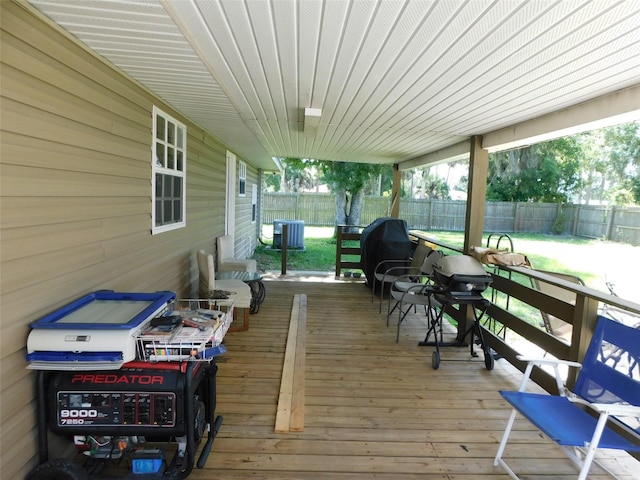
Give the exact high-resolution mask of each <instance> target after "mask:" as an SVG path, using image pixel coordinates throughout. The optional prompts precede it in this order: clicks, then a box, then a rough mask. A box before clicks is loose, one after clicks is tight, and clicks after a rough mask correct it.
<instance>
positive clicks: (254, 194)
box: [251, 183, 258, 223]
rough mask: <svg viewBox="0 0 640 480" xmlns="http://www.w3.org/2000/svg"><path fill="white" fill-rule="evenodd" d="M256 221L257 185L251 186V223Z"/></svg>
mask: <svg viewBox="0 0 640 480" xmlns="http://www.w3.org/2000/svg"><path fill="white" fill-rule="evenodd" d="M257 219H258V185H256V184H255V183H254V184H252V185H251V223H256V220H257Z"/></svg>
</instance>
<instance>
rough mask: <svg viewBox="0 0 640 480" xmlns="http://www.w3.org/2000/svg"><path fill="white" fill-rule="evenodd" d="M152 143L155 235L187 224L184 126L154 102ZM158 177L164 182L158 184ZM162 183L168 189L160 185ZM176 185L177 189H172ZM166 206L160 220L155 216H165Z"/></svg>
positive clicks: (185, 137)
mask: <svg viewBox="0 0 640 480" xmlns="http://www.w3.org/2000/svg"><path fill="white" fill-rule="evenodd" d="M159 123H160V125H159ZM162 124H164V128H162ZM151 144H152V148H151V150H152V156H151V170H152V171H151V233H152V234H154V235H155V234H157V233H162V232H168V231H171V230H176V229H178V228H184V227H186V225H187V127H186V126H185V125H184V124H183V123H181V122H179V121H178V120H176V119H175V118H173V117H172V116H171V115H169V114H167V113H165V112H163V111H162V110H160V109H159V108H158V107H156V106H154V107H153V131H152V139H151ZM159 179H162V180H164V182H162V183H161V184H159V182H158V180H159ZM166 180H169V181H170V182H171V186H168V185H167V182H166ZM163 185H164V186H167V187H168V189H169V190H170V191H169V190H167V189H166V188H162V187H163ZM176 187H179V192H176V191H175V189H176ZM156 188H158V189H160V190H161V191H156ZM176 193H177V195H176ZM164 194H167V195H166V197H163V195H164ZM163 198H164V199H163ZM160 201H161V202H162V203H159V202H160ZM167 207H168V208H170V209H171V212H170V213H169V214H168V215H169V218H168V219H166V220H164V222H163V221H162V218H158V217H165V215H163V211H162V209H163V208H167ZM176 208H177V209H179V210H176Z"/></svg>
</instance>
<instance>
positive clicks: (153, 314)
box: [27, 292, 233, 479]
mask: <svg viewBox="0 0 640 480" xmlns="http://www.w3.org/2000/svg"><path fill="white" fill-rule="evenodd" d="M158 302H160V303H163V302H164V303H165V306H164V307H165V308H160V309H159V303H158ZM196 302H197V303H196V306H195V307H193V306H192V308H193V310H191V309H189V308H187V309H184V308H181V309H180V310H176V309H175V308H176V301H175V297H174V296H173V295H167V292H161V293H159V294H128V293H127V294H123V293H116V292H96V293H95V294H92V295H90V296H88V297H84V298H83V299H81V301H77V302H74V303H73V304H71V305H70V306H66V307H64V308H63V309H61V310H59V311H57V312H54V314H50V315H48V316H46V317H44V318H43V319H41V320H40V321H39V322H36V323H35V324H33V325H32V327H33V329H32V333H33V332H37V333H36V334H35V335H36V340H35V341H31V342H30V345H31V346H33V345H36V346H37V345H40V343H41V342H40V341H39V339H38V337H39V336H41V334H40V333H38V332H41V331H43V330H49V331H52V332H55V331H56V327H53V328H51V324H58V325H60V327H58V330H59V331H64V334H63V335H64V336H66V337H69V338H68V342H66V345H65V342H64V340H61V341H60V343H59V345H60V346H59V347H58V348H59V350H60V351H43V350H41V349H31V351H29V348H28V354H27V359H28V360H29V361H30V362H32V365H30V368H34V366H33V364H35V369H36V370H37V372H36V394H37V420H38V422H37V426H38V442H39V444H38V452H39V460H40V465H39V467H42V470H43V471H47V463H50V462H49V458H48V455H49V454H48V450H49V448H48V439H47V432H48V430H50V431H51V432H53V433H55V434H58V435H61V436H64V437H67V438H69V439H70V440H72V441H73V443H74V444H75V446H76V448H77V450H78V452H79V455H80V457H81V458H83V459H84V461H83V462H78V461H76V462H74V464H75V465H73V466H69V467H68V468H70V469H71V468H73V469H75V468H77V465H78V464H80V463H82V469H83V471H84V472H85V473H86V478H112V477H113V478H136V479H142V478H144V479H147V478H149V479H151V478H163V479H184V478H186V477H187V476H188V475H189V474H190V473H191V471H192V470H193V468H194V466H195V465H197V466H198V468H202V467H204V465H205V463H206V461H207V458H208V456H209V453H210V451H211V448H212V446H213V441H214V439H215V436H216V434H217V433H218V430H219V429H220V426H221V424H222V417H221V416H217V417H216V416H215V408H216V372H217V369H218V367H217V365H216V361H215V356H216V355H217V354H220V353H224V351H225V350H224V346H223V345H221V344H220V342H221V341H222V338H223V337H224V333H226V329H228V326H229V323H230V322H231V319H232V317H233V312H232V304H229V302H227V311H226V312H222V311H220V310H213V309H211V308H205V309H200V308H198V307H199V306H200V305H201V304H200V301H199V300H198V301H196ZM118 304H120V305H124V308H123V310H122V311H125V310H126V314H123V313H122V311H120V310H119V309H118V308H116V307H115V306H116V305H118ZM132 305H134V306H132ZM205 306H207V307H211V305H209V304H207V305H205ZM83 310H84V311H85V312H89V313H90V316H89V317H87V316H85V315H83V314H81V312H82V311H83ZM100 311H102V312H108V315H106V316H105V315H100V314H99V313H98V312H100ZM132 312H133V313H134V314H135V315H134V316H135V317H137V320H136V321H132V320H131V319H128V320H127V318H129V317H130V315H131V314H132ZM92 319H93V321H92ZM98 319H99V321H97V320H98ZM194 322H195V323H194ZM43 323H44V324H45V325H48V327H44V328H41V327H38V326H35V325H38V324H39V325H42V324H43ZM114 325H116V327H114ZM123 325H125V327H122V326H123ZM74 328H77V331H76V332H73V333H72V331H73V329H74ZM112 330H115V331H117V332H118V335H117V336H116V338H122V334H121V331H122V330H127V331H129V332H130V334H131V335H132V336H133V337H134V344H135V345H136V347H135V353H134V355H135V359H134V360H130V361H126V362H124V363H123V357H130V356H131V354H130V352H128V350H130V346H129V343H130V342H129V340H128V339H127V340H126V341H122V342H121V345H122V346H123V349H121V350H122V351H119V350H118V348H114V346H115V347H117V344H115V343H114V342H113V341H112V342H109V341H106V342H96V343H95V344H93V346H91V347H90V351H87V352H84V351H81V350H75V351H74V350H72V349H74V348H78V345H89V344H91V342H90V341H88V340H87V339H86V338H84V337H86V336H94V337H96V336H97V337H103V338H108V337H109V334H110V331H112ZM59 331H58V333H59ZM87 332H89V333H87ZM78 337H81V338H80V340H79V341H78ZM54 338H55V335H54ZM61 338H62V337H61ZM185 338H188V339H189V340H188V341H186V340H185ZM28 343H29V342H28ZM51 344H53V345H54V346H55V345H56V343H55V342H53V343H51ZM51 344H50V345H51ZM98 344H102V345H104V347H103V348H105V349H109V352H101V351H99V347H98V346H97V345H98ZM68 345H71V347H69V346H68ZM49 348H50V347H49ZM65 349H69V350H65ZM45 358H51V359H53V361H50V362H49V364H48V365H46V368H41V367H42V365H43V363H46V361H45ZM105 360H106V361H105ZM56 362H58V363H56ZM96 365H97V368H94V367H96ZM108 365H111V366H112V367H111V369H108V368H107V366H108ZM207 432H208V436H207V439H206V442H205V444H204V445H203V447H202V450H201V452H200V455H199V457H198V459H197V462H196V452H197V450H198V447H199V446H200V443H201V440H202V439H203V438H204V437H205V435H207ZM58 460H59V459H58ZM56 466H57V465H56ZM48 470H51V469H50V468H49V469H48ZM37 471H38V468H36V469H35V470H34V472H35V474H34V476H33V477H27V478H67V477H64V476H62V477H59V476H55V477H41V476H37ZM123 472H124V473H123ZM32 473H33V472H32ZM116 474H118V475H116ZM68 478H74V479H75V478H77V477H74V476H69V477H68ZM81 478H85V477H81Z"/></svg>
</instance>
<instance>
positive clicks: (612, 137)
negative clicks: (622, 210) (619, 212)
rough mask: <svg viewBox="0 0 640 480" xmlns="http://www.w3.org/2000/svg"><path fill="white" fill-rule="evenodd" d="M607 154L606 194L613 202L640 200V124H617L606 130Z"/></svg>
mask: <svg viewBox="0 0 640 480" xmlns="http://www.w3.org/2000/svg"><path fill="white" fill-rule="evenodd" d="M604 143H605V146H606V148H605V154H606V157H607V160H608V162H607V166H608V168H607V170H606V171H607V175H608V177H607V180H609V186H608V188H607V191H606V196H607V198H608V200H609V201H610V202H611V203H614V204H619V205H620V204H625V203H640V124H638V123H637V122H631V123H626V124H623V125H617V126H615V127H610V128H607V129H605V130H604Z"/></svg>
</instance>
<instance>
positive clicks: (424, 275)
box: [387, 250, 444, 329]
mask: <svg viewBox="0 0 640 480" xmlns="http://www.w3.org/2000/svg"><path fill="white" fill-rule="evenodd" d="M443 256H444V253H442V251H440V250H432V251H430V252H428V253H427V255H426V256H425V257H424V260H423V262H422V265H420V268H419V270H418V275H401V276H399V277H398V278H397V279H396V280H395V281H394V282H393V283H392V284H391V288H390V289H389V301H388V303H387V327H388V326H389V318H390V317H391V314H392V313H393V312H394V311H395V310H396V308H400V310H402V304H403V300H404V299H405V295H404V294H405V293H406V292H408V291H409V290H411V291H412V292H414V293H415V292H416V291H418V292H420V289H419V288H415V287H416V286H419V285H425V284H429V283H431V281H432V279H433V265H434V263H437V261H438V260H440V259H441V258H442V257H443ZM408 300H409V301H411V298H408ZM392 301H393V302H395V304H394V306H393V308H391V302H392ZM418 304H420V302H418ZM423 306H424V305H423ZM415 307H416V304H414V311H417V310H416V308H415ZM406 313H408V310H407V311H406ZM405 315H406V314H405ZM399 328H400V325H399V324H398V329H399Z"/></svg>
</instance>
